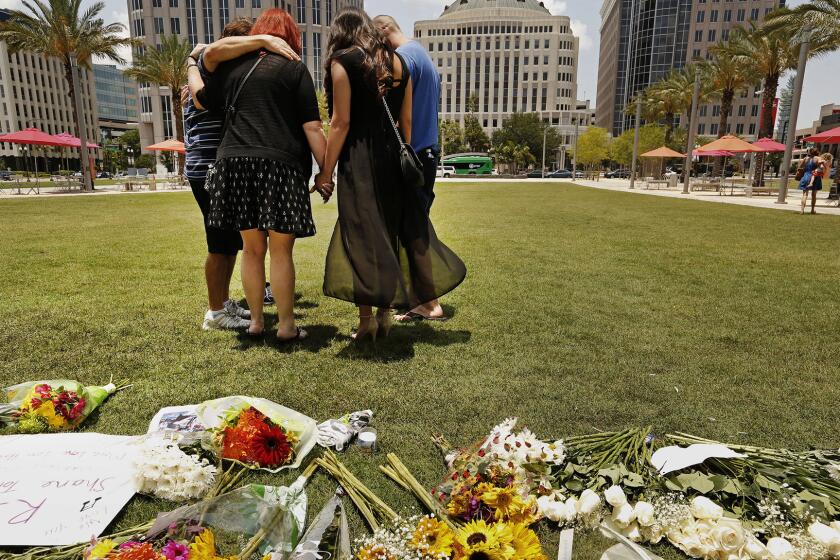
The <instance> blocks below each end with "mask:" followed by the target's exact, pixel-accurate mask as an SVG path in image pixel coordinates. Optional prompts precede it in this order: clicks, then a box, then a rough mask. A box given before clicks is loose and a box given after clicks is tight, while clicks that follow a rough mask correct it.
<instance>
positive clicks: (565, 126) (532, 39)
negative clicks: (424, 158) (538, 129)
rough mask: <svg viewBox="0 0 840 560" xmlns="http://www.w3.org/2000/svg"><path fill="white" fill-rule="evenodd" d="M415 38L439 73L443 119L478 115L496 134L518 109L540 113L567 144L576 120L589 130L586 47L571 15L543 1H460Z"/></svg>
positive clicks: (419, 26)
mask: <svg viewBox="0 0 840 560" xmlns="http://www.w3.org/2000/svg"><path fill="white" fill-rule="evenodd" d="M414 36H415V38H416V39H417V40H418V41H419V42H420V43H421V44H422V45H423V46H424V47H425V48H426V50H428V51H429V54H430V55H431V57H432V60H433V62H434V64H435V65H436V66H437V69H438V73H439V74H440V77H441V86H442V95H441V101H440V103H441V104H440V117H441V118H442V119H449V120H455V121H458V122H461V123H463V121H464V118H465V116H466V115H467V114H469V113H470V112H473V113H474V114H475V116H476V117H478V119H479V122H480V123H481V125H482V126H483V127H484V129H485V131H486V132H488V134H489V133H492V132H493V131H494V130H497V129H499V128H501V127H502V125H503V124H504V122H505V120H506V119H507V118H509V117H510V116H511V115H513V114H514V113H523V112H527V113H532V112H533V113H538V114H539V115H540V116H541V117H542V119H543V120H544V121H546V122H548V123H549V124H551V125H553V126H555V127H556V128H558V130H559V132H560V134H561V136H562V137H563V138H564V143H565V146H566V147H568V146H569V145H571V142H572V137H573V134H574V125H575V123H576V122H578V123H579V124H580V125H581V126H584V128H581V129H580V131H583V130H585V126H586V125H587V124H588V122H589V120H590V118H589V116H588V115H589V114H590V113H591V111H590V110H589V108H588V102H579V101H578V99H577V72H578V51H579V45H578V38H577V37H575V35H574V34H573V33H572V30H571V22H570V19H569V17H568V16H563V15H553V14H552V13H551V12H550V11H549V10H548V9H547V8H546V7H545V5H544V4H543V3H542V2H538V1H537V0H457V1H456V2H454V3H452V4H450V5H448V6H447V7H446V8H445V9H444V11H443V14H442V15H441V16H440V17H439V18H438V19H435V20H426V21H418V22H417V23H416V24H415V26H414ZM471 99H472V100H473V101H474V102H476V103H475V105H476V106H474V107H471V106H470V105H471V103H470V100H471Z"/></svg>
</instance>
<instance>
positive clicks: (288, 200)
mask: <svg viewBox="0 0 840 560" xmlns="http://www.w3.org/2000/svg"><path fill="white" fill-rule="evenodd" d="M307 182H308V180H307V178H305V177H304V176H303V174H302V173H301V172H300V171H298V170H297V169H295V168H294V167H292V166H290V165H286V164H285V163H282V162H279V161H276V160H272V159H265V158H258V157H230V158H224V159H221V160H219V161H217V162H216V164H215V165H214V166H213V167H212V168H211V169H210V171H209V173H208V174H207V184H206V189H207V191H208V192H209V193H210V212H209V213H208V214H207V225H208V226H210V227H214V228H220V229H232V230H237V231H243V230H248V229H260V230H263V231H269V230H271V231H276V232H278V233H288V234H293V235H295V236H296V237H311V236H313V235H315V222H314V221H313V219H312V204H311V202H310V198H309V189H308V187H307Z"/></svg>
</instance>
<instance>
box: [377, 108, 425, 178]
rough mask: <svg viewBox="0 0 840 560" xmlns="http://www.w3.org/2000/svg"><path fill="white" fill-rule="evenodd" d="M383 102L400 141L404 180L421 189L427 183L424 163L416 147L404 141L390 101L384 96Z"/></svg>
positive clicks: (401, 167) (401, 166)
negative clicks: (392, 113)
mask: <svg viewBox="0 0 840 560" xmlns="http://www.w3.org/2000/svg"><path fill="white" fill-rule="evenodd" d="M382 104H383V105H384V106H385V113H386V114H387V115H388V120H389V121H391V127H392V128H393V129H394V134H396V135H397V141H398V142H399V143H400V169H401V170H402V178H403V181H405V184H406V186H408V187H411V188H414V189H419V188H421V187H423V185H425V184H426V178H425V175H424V173H423V164H422V163H421V162H420V158H419V157H417V153H416V152H415V151H414V149H413V148H412V147H411V146H409V145H408V144H406V143H405V142H403V138H402V135H401V134H400V131H399V129H398V128H397V123H396V122H394V117H393V115H391V108H390V107H388V102H387V101H386V100H385V98H384V97H383V98H382Z"/></svg>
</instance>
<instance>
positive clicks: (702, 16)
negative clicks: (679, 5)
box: [697, 10, 706, 23]
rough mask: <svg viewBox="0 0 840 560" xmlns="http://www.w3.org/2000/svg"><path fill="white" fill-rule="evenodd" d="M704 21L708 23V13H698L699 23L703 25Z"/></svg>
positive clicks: (701, 11)
mask: <svg viewBox="0 0 840 560" xmlns="http://www.w3.org/2000/svg"><path fill="white" fill-rule="evenodd" d="M704 21H706V12H704V11H703V10H700V11H699V12H697V23H703V22H704Z"/></svg>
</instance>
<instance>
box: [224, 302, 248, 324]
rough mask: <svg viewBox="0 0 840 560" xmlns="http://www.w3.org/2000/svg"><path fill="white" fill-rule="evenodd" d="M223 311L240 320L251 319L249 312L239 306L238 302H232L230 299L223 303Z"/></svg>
mask: <svg viewBox="0 0 840 560" xmlns="http://www.w3.org/2000/svg"><path fill="white" fill-rule="evenodd" d="M225 311H227V312H228V314H229V315H234V316H235V317H239V318H240V319H250V318H251V311H250V310H248V309H245V308H244V307H242V306H241V305H239V302H238V301H233V300H232V299H229V300H227V301H226V302H225Z"/></svg>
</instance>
